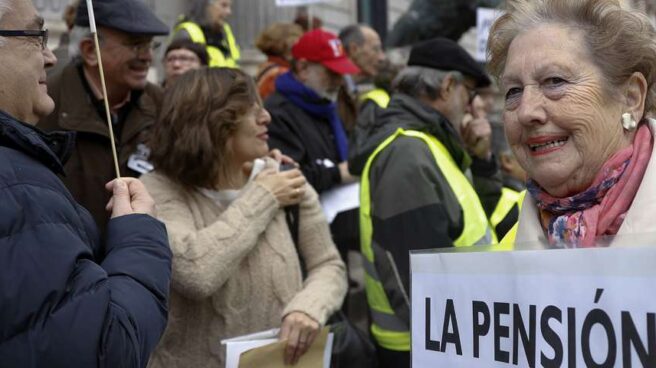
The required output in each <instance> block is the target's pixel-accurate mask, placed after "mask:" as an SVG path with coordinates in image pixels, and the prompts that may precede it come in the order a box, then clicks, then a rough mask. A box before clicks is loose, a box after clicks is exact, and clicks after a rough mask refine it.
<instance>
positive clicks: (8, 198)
mask: <svg viewBox="0 0 656 368" xmlns="http://www.w3.org/2000/svg"><path fill="white" fill-rule="evenodd" d="M43 25H44V20H43V18H42V17H41V16H39V15H38V13H37V11H36V9H35V8H34V6H33V5H32V2H31V1H23V0H0V64H2V66H3V67H2V68H1V69H0V85H2V91H3V93H0V162H2V164H1V165H0V188H1V189H0V203H1V205H0V315H1V316H2V318H0V366H2V367H52V368H64V367H89V368H93V367H125V368H142V367H145V366H146V363H147V361H148V357H149V355H150V352H151V351H152V350H153V349H154V347H155V345H156V344H157V342H158V341H159V338H160V336H161V334H162V333H163V331H164V327H165V325H166V319H167V308H168V295H169V291H168V285H169V282H170V278H171V269H170V268H171V252H170V250H169V247H168V240H167V237H166V229H165V227H164V225H163V224H162V223H161V222H159V221H157V220H155V219H154V218H153V217H151V216H152V215H153V214H154V211H155V209H154V202H153V200H152V198H151V197H150V196H149V194H148V192H147V191H146V190H145V189H144V187H143V185H142V184H141V182H139V181H138V180H136V179H131V178H126V179H122V180H121V181H112V182H110V183H109V184H108V185H107V186H106V188H107V189H108V190H109V191H110V192H111V193H112V196H111V200H110V202H109V204H108V207H107V208H108V210H109V211H110V213H111V220H110V221H109V225H108V230H107V237H106V238H105V240H106V242H105V243H104V244H101V238H100V237H99V234H98V229H97V227H96V226H95V224H94V222H93V219H92V218H91V216H89V213H88V212H87V211H85V210H84V209H83V208H82V207H81V206H80V205H79V204H77V203H76V202H75V200H74V199H73V197H72V196H71V194H70V193H69V191H68V190H66V188H65V187H64V185H63V184H62V182H61V180H59V179H58V178H57V174H63V172H64V167H63V164H64V162H65V161H66V159H67V158H68V157H69V156H70V154H71V150H72V149H73V146H74V142H73V141H74V139H73V138H74V137H73V136H74V134H73V133H64V132H56V133H50V134H46V133H44V132H43V131H41V130H39V129H37V128H35V127H34V126H33V125H34V124H35V123H36V122H37V121H38V120H39V119H40V118H42V117H44V116H46V115H48V114H49V113H51V112H52V111H53V109H54V102H53V100H52V98H50V97H49V96H48V94H47V87H46V83H45V82H46V72H45V68H46V67H51V66H52V65H54V64H55V63H56V61H57V60H56V58H55V56H54V55H53V54H52V52H51V51H50V49H48V47H47V39H48V31H47V30H45V29H44V28H43ZM9 32H12V33H11V34H10V33H9ZM103 191H105V188H104V185H103V186H99V187H98V188H96V193H97V194H98V195H100V194H101V192H103Z"/></svg>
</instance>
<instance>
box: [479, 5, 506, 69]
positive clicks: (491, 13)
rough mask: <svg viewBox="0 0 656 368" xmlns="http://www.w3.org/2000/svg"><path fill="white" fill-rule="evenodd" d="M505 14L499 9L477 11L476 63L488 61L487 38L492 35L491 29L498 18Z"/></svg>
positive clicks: (480, 9)
mask: <svg viewBox="0 0 656 368" xmlns="http://www.w3.org/2000/svg"><path fill="white" fill-rule="evenodd" d="M501 14H503V13H502V12H501V11H499V10H497V9H490V8H478V9H476V55H475V57H476V61H480V62H482V63H483V62H485V61H486V55H485V53H486V49H487V38H488V36H489V35H490V27H492V23H494V21H495V20H497V18H498V17H500V16H501Z"/></svg>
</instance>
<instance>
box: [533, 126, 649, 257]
mask: <svg viewBox="0 0 656 368" xmlns="http://www.w3.org/2000/svg"><path fill="white" fill-rule="evenodd" d="M653 144H654V143H653V140H652V136H651V132H650V131H649V128H648V127H647V125H646V124H641V125H640V127H639V128H638V131H637V132H636V136H635V139H634V141H633V144H632V145H631V146H629V147H627V148H624V149H622V150H620V151H618V152H616V153H615V154H614V155H613V156H611V157H610V159H608V161H606V163H605V164H604V165H603V166H602V168H601V170H600V171H599V173H598V174H597V176H596V177H595V179H594V181H593V182H592V184H591V185H590V187H589V188H588V189H586V190H584V191H583V192H581V193H578V194H575V195H573V196H571V197H565V198H555V197H552V196H551V195H549V194H548V193H547V192H546V191H544V190H543V189H542V188H540V186H538V185H537V183H535V182H533V181H532V180H529V182H528V184H527V187H528V190H529V192H530V193H531V196H532V197H533V198H534V199H535V201H536V202H537V206H538V208H539V209H540V218H541V222H542V227H543V228H544V230H545V231H546V232H547V236H548V238H549V242H550V243H551V244H554V245H561V246H568V247H593V246H594V245H595V239H596V237H598V236H602V235H615V234H617V232H618V231H619V229H620V226H622V222H624V218H625V217H626V212H627V211H628V210H629V208H630V207H631V203H633V199H634V198H635V195H636V193H637V192H638V188H639V187H640V184H641V182H642V178H643V177H644V175H645V171H646V170H647V164H649V158H650V157H651V153H652V148H653Z"/></svg>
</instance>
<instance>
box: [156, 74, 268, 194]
mask: <svg viewBox="0 0 656 368" xmlns="http://www.w3.org/2000/svg"><path fill="white" fill-rule="evenodd" d="M254 105H261V100H260V98H259V97H258V94H257V89H256V87H255V84H254V82H253V78H252V77H250V76H248V75H247V74H245V73H244V72H242V71H240V70H237V69H230V68H206V67H204V68H200V69H197V70H192V71H189V72H187V73H185V74H184V75H182V76H181V77H180V79H179V80H178V81H177V82H176V83H175V85H174V86H172V87H171V88H170V89H169V90H167V91H166V93H165V94H164V99H163V101H162V108H161V110H160V113H159V116H158V119H157V124H156V125H155V127H154V131H153V136H152V142H153V150H152V156H151V157H152V161H153V164H154V165H155V168H156V170H158V171H159V172H161V173H163V174H165V175H166V176H167V177H169V178H170V179H171V180H173V181H175V182H178V183H180V184H181V185H182V186H184V187H186V188H188V189H193V188H196V187H202V188H216V185H217V182H218V180H219V178H221V177H225V175H226V173H227V169H228V167H229V164H230V157H231V154H230V152H229V149H228V146H227V142H228V139H229V138H230V137H231V136H232V135H233V133H234V132H235V130H236V129H237V126H238V124H239V122H240V120H241V118H242V117H243V116H244V115H245V114H246V113H247V112H248V111H249V109H251V108H252V107H253V106H254Z"/></svg>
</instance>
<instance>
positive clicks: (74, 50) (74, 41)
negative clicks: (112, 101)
mask: <svg viewBox="0 0 656 368" xmlns="http://www.w3.org/2000/svg"><path fill="white" fill-rule="evenodd" d="M0 1H2V0H0ZM98 36H99V37H100V35H98ZM69 37H70V38H69V41H68V55H69V56H70V58H71V59H72V58H74V57H76V56H80V42H81V41H82V40H83V39H85V38H93V34H92V33H91V28H89V27H80V26H75V27H73V29H72V30H71V32H70V36H69Z"/></svg>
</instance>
